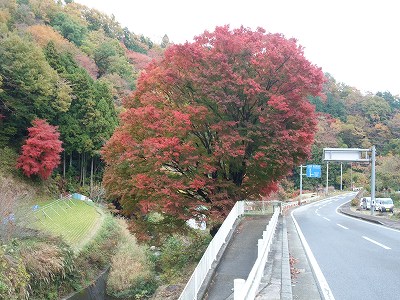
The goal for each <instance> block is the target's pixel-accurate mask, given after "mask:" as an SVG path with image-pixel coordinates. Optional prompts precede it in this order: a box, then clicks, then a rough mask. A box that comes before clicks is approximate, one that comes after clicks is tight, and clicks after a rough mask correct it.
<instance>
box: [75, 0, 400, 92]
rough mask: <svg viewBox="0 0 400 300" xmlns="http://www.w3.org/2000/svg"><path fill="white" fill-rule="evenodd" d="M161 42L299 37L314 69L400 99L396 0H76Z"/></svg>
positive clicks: (399, 31) (357, 86) (399, 47)
mask: <svg viewBox="0 0 400 300" xmlns="http://www.w3.org/2000/svg"><path fill="white" fill-rule="evenodd" d="M75 2H78V3H81V4H85V5H87V6H89V7H92V8H96V9H97V10H99V11H101V12H103V13H106V14H108V15H111V14H113V15H114V16H115V18H116V20H117V21H118V22H119V23H120V24H121V25H122V26H123V27H128V28H129V30H130V31H132V32H134V33H136V34H143V35H145V36H147V37H149V38H150V39H151V40H152V41H154V42H156V43H161V38H162V37H163V36H164V34H167V35H168V37H169V39H170V41H171V42H174V43H183V42H185V41H189V42H190V41H192V39H193V37H194V36H196V35H199V34H201V33H203V32H204V31H205V30H210V31H213V29H214V28H215V26H218V25H225V24H229V25H230V26H231V28H235V27H239V26H240V25H243V26H245V27H250V28H252V29H255V28H257V27H263V28H264V29H265V30H267V31H268V32H272V33H282V34H284V35H285V37H287V38H291V37H294V38H296V39H297V40H298V43H299V44H300V45H302V46H303V47H304V48H305V56H306V57H307V59H308V60H310V61H311V62H312V63H314V64H316V65H317V66H319V67H321V68H322V70H323V71H324V72H329V73H330V74H332V75H333V77H334V78H335V79H336V80H337V81H338V82H343V83H345V84H347V85H350V86H354V87H356V88H357V89H359V90H361V91H363V92H367V91H370V92H373V93H375V92H377V91H390V92H391V93H392V94H394V95H400V24H399V21H400V19H399V9H398V4H397V1H395V0H379V1H378V0H364V1H363V0H329V1H328V0H241V1H237V0H202V1H191V0H140V1H137V0H131V1H124V0H75Z"/></svg>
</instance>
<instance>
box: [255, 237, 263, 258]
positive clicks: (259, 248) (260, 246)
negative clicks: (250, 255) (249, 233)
mask: <svg viewBox="0 0 400 300" xmlns="http://www.w3.org/2000/svg"><path fill="white" fill-rule="evenodd" d="M263 245H264V240H263V239H259V240H258V252H257V254H258V257H260V256H261V255H262V253H263Z"/></svg>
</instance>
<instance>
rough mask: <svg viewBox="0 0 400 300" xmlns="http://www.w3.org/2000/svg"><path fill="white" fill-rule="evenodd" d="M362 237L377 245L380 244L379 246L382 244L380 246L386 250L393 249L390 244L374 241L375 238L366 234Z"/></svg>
mask: <svg viewBox="0 0 400 300" xmlns="http://www.w3.org/2000/svg"><path fill="white" fill-rule="evenodd" d="M362 237H363V239H366V240H367V241H369V242H371V243H374V244H375V245H378V246H380V247H382V248H384V249H386V250H390V249H392V248H390V247H388V246H385V245H384V244H381V243H379V242H377V241H374V240H373V239H370V238H369V237H366V236H362Z"/></svg>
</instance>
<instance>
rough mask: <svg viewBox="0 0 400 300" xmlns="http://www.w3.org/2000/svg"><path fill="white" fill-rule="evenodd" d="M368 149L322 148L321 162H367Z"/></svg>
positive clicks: (368, 159)
mask: <svg viewBox="0 0 400 300" xmlns="http://www.w3.org/2000/svg"><path fill="white" fill-rule="evenodd" d="M370 151H371V150H370V149H359V148H324V154H323V158H322V159H323V160H324V161H336V162H369V161H370V155H369V152H370Z"/></svg>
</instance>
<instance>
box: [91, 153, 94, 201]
mask: <svg viewBox="0 0 400 300" xmlns="http://www.w3.org/2000/svg"><path fill="white" fill-rule="evenodd" d="M93 161H94V157H93V156H92V161H91V164H90V198H92V192H93V165H94V163H93Z"/></svg>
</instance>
